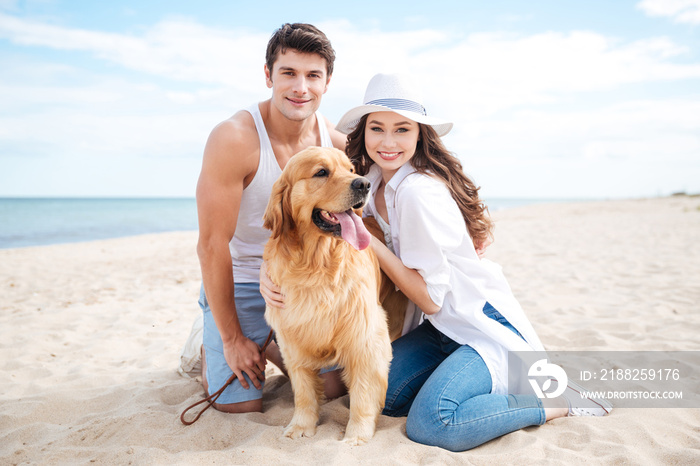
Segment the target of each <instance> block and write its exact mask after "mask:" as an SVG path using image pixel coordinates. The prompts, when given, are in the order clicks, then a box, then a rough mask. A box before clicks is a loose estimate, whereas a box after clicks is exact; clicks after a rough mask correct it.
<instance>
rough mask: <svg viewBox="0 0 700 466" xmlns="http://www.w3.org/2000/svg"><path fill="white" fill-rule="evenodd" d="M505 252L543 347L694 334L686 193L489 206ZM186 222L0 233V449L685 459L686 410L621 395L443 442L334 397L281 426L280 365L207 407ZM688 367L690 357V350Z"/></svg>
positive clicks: (696, 229)
mask: <svg viewBox="0 0 700 466" xmlns="http://www.w3.org/2000/svg"><path fill="white" fill-rule="evenodd" d="M494 218H495V219H496V222H497V223H496V225H497V227H496V242H495V243H494V244H493V245H492V246H491V247H490V248H489V250H488V252H487V256H488V257H489V258H490V259H493V260H495V261H496V262H499V263H500V264H501V265H503V267H504V270H505V273H506V276H507V277H508V278H509V281H510V283H511V286H512V288H513V290H514V293H515V295H516V297H518V299H519V300H520V302H521V303H522V305H523V307H524V309H525V310H526V312H527V314H528V315H529V317H530V319H531V321H532V322H533V325H534V327H535V329H536V330H537V331H538V333H539V335H540V337H541V339H542V342H543V343H544V345H545V347H546V348H547V349H548V350H611V351H613V350H635V351H636V350H700V307H699V306H700V305H699V304H698V303H700V246H698V241H699V240H700V198H697V197H687V196H681V197H670V198H661V199H649V200H629V201H627V200H625V201H604V202H587V203H571V204H546V205H533V206H526V207H522V208H518V209H513V210H506V211H502V212H496V213H495V214H494ZM196 237H197V234H196V232H181V233H167V234H158V235H145V236H138V237H131V238H123V239H113V240H106V241H95V242H89V243H79V244H66V245H55V246H46V247H30V248H21V249H14V250H0V464H27V463H30V464H83V463H93V462H95V463H102V464H215V463H216V464H255V465H263V464H356V463H360V462H362V463H367V464H381V465H391V464H492V463H519V464H561V463H566V464H580V463H594V464H596V463H604V464H612V463H614V464H693V463H695V464H698V463H700V409H639V408H620V409H616V410H615V411H613V413H612V414H611V415H610V416H607V417H604V418H563V419H558V420H555V421H553V422H549V423H547V424H545V425H544V426H540V427H531V428H527V429H523V430H521V431H518V432H514V433H512V434H509V435H506V436H503V437H501V438H499V439H496V440H494V441H491V442H489V443H487V444H485V445H482V446H480V447H478V448H476V449H474V450H471V451H468V452H462V453H452V452H449V451H445V450H442V449H439V448H435V447H427V446H423V445H419V444H416V443H413V442H412V441H410V440H409V439H408V438H407V437H406V435H405V431H404V425H405V420H404V419H395V418H388V417H384V416H382V417H380V419H379V423H378V427H377V433H376V435H375V437H374V438H373V439H372V441H371V442H370V443H369V444H367V445H365V446H360V447H350V446H347V445H345V444H343V443H342V442H340V441H339V440H340V438H341V437H342V433H343V429H344V426H345V424H346V422H347V418H348V397H347V396H345V397H342V398H339V399H336V400H332V401H329V402H327V403H326V404H324V405H323V406H322V408H321V422H320V425H319V428H318V431H317V434H316V436H315V437H313V438H310V439H300V440H291V439H287V438H283V437H282V431H283V429H284V426H285V425H286V424H287V423H288V421H289V420H290V419H291V416H292V410H293V395H292V390H291V387H290V383H289V381H288V380H287V379H286V378H285V377H284V376H283V375H280V374H279V372H277V373H273V374H270V375H269V376H268V383H267V386H266V388H265V393H264V412H263V413H254V414H241V415H226V414H222V413H219V412H216V411H214V410H209V411H207V412H206V413H205V414H204V415H203V416H202V418H201V419H200V420H199V421H198V422H197V423H195V424H194V425H192V426H189V427H186V426H184V425H182V424H181V423H180V420H179V415H180V413H181V412H182V410H183V409H184V408H186V407H187V406H189V405H190V404H191V403H193V402H195V401H197V400H199V399H201V393H202V388H201V384H200V383H199V381H197V380H196V379H188V378H185V377H183V376H181V375H180V374H178V372H177V367H178V364H179V357H180V349H181V347H182V346H183V344H184V342H185V340H186V338H187V336H188V334H189V331H190V327H191V325H192V322H193V320H194V319H195V317H196V316H197V315H198V313H199V309H198V306H197V303H196V300H197V297H198V291H199V285H200V271H199V266H198V262H197V257H196V254H195V242H196ZM695 368H696V369H697V370H696V371H695V374H698V373H700V361H695Z"/></svg>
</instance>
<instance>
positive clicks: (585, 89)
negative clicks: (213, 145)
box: [0, 0, 700, 199]
mask: <svg viewBox="0 0 700 466" xmlns="http://www.w3.org/2000/svg"><path fill="white" fill-rule="evenodd" d="M426 5H429V7H426ZM287 22H306V23H312V24H314V25H316V26H317V27H319V28H320V29H321V30H323V31H324V32H325V33H326V35H327V36H328V37H329V39H330V40H331V42H332V44H333V47H334V49H335V50H336V54H337V59H336V63H335V70H334V73H333V77H332V79H331V83H330V86H329V90H328V92H327V93H326V94H325V95H324V97H323V101H322V104H321V112H322V113H323V114H324V115H325V116H326V117H327V118H328V119H329V120H331V121H332V122H337V121H338V120H339V119H340V117H341V116H342V115H343V114H344V113H345V111H347V110H348V109H350V108H351V107H353V106H356V105H359V104H361V103H362V97H363V95H364V91H365V87H366V85H367V83H368V81H369V79H370V78H371V77H372V76H373V75H374V74H376V73H379V72H384V73H386V72H400V73H410V74H412V75H413V76H414V78H415V79H416V80H417V81H418V82H419V83H420V85H421V88H422V90H423V94H424V99H425V104H426V105H425V106H426V109H427V111H428V114H429V115H433V116H436V117H439V118H442V119H446V120H450V121H453V122H454V129H453V130H452V132H451V133H450V134H449V135H447V136H445V138H444V139H443V140H444V142H445V144H446V146H447V147H448V149H449V150H451V151H452V152H453V153H455V154H456V155H457V156H458V157H459V158H460V160H461V161H462V163H463V166H464V169H465V171H466V172H467V173H468V174H469V175H470V176H471V177H472V178H473V179H474V180H475V181H476V184H477V185H480V186H481V187H482V191H481V194H482V196H483V197H485V198H487V199H488V198H523V199H532V198H547V199H549V198H551V199H572V198H576V199H582V198H583V199H587V198H593V199H607V198H637V197H655V196H665V195H669V194H672V193H676V192H687V193H700V0H629V1H628V0H589V1H585V2H582V1H573V0H531V1H527V2H523V1H518V0H513V1H486V0H482V1H473V0H456V1H439V0H434V1H431V2H424V1H412V0H406V1H401V2H394V1H376V0H373V1H365V0H357V1H354V2H351V3H348V2H344V3H340V2H309V1H304V0H299V1H294V2H291V1H265V2H255V1H250V0H248V1H245V2H242V1H232V0H226V1H224V0H221V1H207V0H202V1H199V2H193V1H191V0H187V1H180V0H152V1H143V0H140V1H133V0H124V1H119V0H115V1H110V2H95V1H90V0H73V1H68V0H24V1H22V0H0V197H193V196H194V192H195V186H196V183H197V177H198V175H199V170H200V167H201V159H202V152H203V148H204V144H205V143H206V140H207V137H208V135H209V132H210V131H211V129H212V128H213V127H214V126H215V125H216V124H217V123H219V122H220V121H222V120H225V119H226V118H228V117H229V116H231V115H232V114H233V113H235V112H236V111H237V110H240V109H242V108H245V107H248V106H249V105H251V104H253V103H254V102H258V101H262V100H265V99H267V98H269V97H270V90H269V89H268V88H267V87H266V85H265V79H264V73H263V65H264V55H265V46H266V44H267V41H268V40H269V38H270V35H271V34H272V33H273V31H274V30H275V29H277V28H278V27H279V26H281V25H282V24H283V23H287Z"/></svg>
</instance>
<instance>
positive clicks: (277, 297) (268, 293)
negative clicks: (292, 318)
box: [260, 261, 284, 309]
mask: <svg viewBox="0 0 700 466" xmlns="http://www.w3.org/2000/svg"><path fill="white" fill-rule="evenodd" d="M260 294H261V295H262V297H263V299H264V300H265V304H267V305H268V306H271V307H277V308H280V309H284V296H283V295H282V289H281V288H280V287H279V286H277V285H276V284H275V283H273V281H272V280H271V279H270V277H269V276H268V275H267V262H265V261H263V263H262V265H260Z"/></svg>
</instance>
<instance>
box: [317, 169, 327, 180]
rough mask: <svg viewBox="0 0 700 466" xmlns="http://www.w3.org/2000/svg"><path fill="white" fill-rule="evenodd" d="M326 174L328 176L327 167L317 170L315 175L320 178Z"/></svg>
mask: <svg viewBox="0 0 700 466" xmlns="http://www.w3.org/2000/svg"><path fill="white" fill-rule="evenodd" d="M326 176H328V170H326V169H325V168H322V169H320V170H319V171H317V172H316V174H315V175H314V177H319V178H321V177H326Z"/></svg>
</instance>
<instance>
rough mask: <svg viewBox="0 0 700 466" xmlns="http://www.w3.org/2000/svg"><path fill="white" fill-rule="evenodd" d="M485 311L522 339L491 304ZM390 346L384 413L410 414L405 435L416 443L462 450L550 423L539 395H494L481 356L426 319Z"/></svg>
mask: <svg viewBox="0 0 700 466" xmlns="http://www.w3.org/2000/svg"><path fill="white" fill-rule="evenodd" d="M484 313H485V314H486V315H487V316H488V317H490V318H492V319H494V320H496V321H498V322H500V323H501V324H503V325H505V326H506V327H507V328H509V329H510V330H512V331H513V332H515V333H516V334H518V335H520V334H519V333H518V332H517V331H516V330H515V328H513V326H512V325H511V324H510V323H509V322H508V321H507V320H506V319H505V318H504V317H503V316H502V315H501V314H500V313H499V312H498V311H497V310H496V309H494V308H493V307H492V306H491V305H490V304H488V303H486V306H485V307H484ZM392 348H393V352H394V358H393V360H392V362H391V368H390V370H389V387H388V389H387V396H386V405H385V407H384V411H383V413H382V414H385V415H388V416H397V417H398V416H408V418H407V419H406V435H408V437H409V438H410V439H411V440H413V441H414V442H418V443H422V444H425V445H432V446H437V447H441V448H445V449H447V450H451V451H464V450H469V449H471V448H474V447H476V446H479V445H481V444H483V443H485V442H488V441H489V440H492V439H494V438H496V437H500V436H501V435H505V434H508V433H510V432H514V431H516V430H518V429H521V428H523V427H527V426H533V425H541V424H544V422H545V420H546V417H545V413H544V408H543V407H542V403H541V402H540V400H539V399H538V398H537V397H536V396H535V395H496V394H492V393H491V374H490V372H489V370H488V368H487V367H486V363H484V360H483V359H482V358H481V356H479V353H477V352H476V351H475V350H474V349H473V348H471V347H470V346H469V345H460V344H459V343H457V342H455V341H454V340H452V339H451V338H448V337H447V336H445V335H443V334H442V332H440V331H439V330H437V329H436V328H435V327H433V325H432V324H431V323H430V322H429V321H427V320H426V321H425V322H423V323H422V324H421V325H420V326H419V327H418V328H416V329H415V330H413V331H412V332H410V333H408V334H406V335H404V336H403V337H401V338H399V339H397V340H396V341H394V343H393V344H392Z"/></svg>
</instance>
